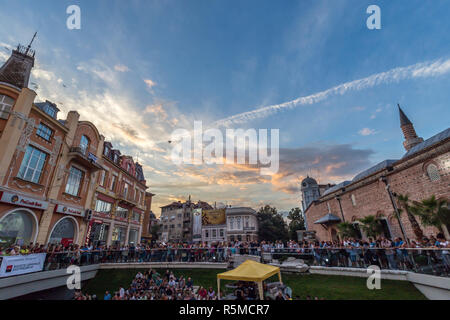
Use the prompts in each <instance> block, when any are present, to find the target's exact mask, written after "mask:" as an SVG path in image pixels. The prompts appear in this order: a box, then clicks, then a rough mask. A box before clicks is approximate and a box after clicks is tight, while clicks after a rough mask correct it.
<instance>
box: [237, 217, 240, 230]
mask: <svg viewBox="0 0 450 320" xmlns="http://www.w3.org/2000/svg"><path fill="white" fill-rule="evenodd" d="M240 228H241V217H237V218H236V229H240Z"/></svg>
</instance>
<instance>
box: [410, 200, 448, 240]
mask: <svg viewBox="0 0 450 320" xmlns="http://www.w3.org/2000/svg"><path fill="white" fill-rule="evenodd" d="M410 210H411V211H412V213H414V214H415V215H417V216H418V217H419V218H420V221H421V222H422V224H423V225H424V226H432V227H435V228H437V229H438V230H439V231H440V232H443V233H444V234H445V236H446V237H448V236H449V233H448V228H447V226H448V225H450V209H449V208H448V201H447V200H446V199H444V198H439V199H436V197H435V196H434V195H433V196H431V198H428V199H423V200H422V201H420V202H418V201H413V205H412V206H411V207H410Z"/></svg>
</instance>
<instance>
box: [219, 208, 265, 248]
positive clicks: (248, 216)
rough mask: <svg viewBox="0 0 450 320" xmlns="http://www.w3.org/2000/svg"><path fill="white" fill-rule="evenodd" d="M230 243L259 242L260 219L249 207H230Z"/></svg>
mask: <svg viewBox="0 0 450 320" xmlns="http://www.w3.org/2000/svg"><path fill="white" fill-rule="evenodd" d="M226 217H227V230H226V232H227V235H226V236H227V239H228V241H258V218H257V213H256V211H255V210H253V209H252V208H249V207H228V208H227V209H226Z"/></svg>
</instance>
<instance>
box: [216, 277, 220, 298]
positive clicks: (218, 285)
mask: <svg viewBox="0 0 450 320" xmlns="http://www.w3.org/2000/svg"><path fill="white" fill-rule="evenodd" d="M217 297H218V298H219V300H220V278H217Z"/></svg>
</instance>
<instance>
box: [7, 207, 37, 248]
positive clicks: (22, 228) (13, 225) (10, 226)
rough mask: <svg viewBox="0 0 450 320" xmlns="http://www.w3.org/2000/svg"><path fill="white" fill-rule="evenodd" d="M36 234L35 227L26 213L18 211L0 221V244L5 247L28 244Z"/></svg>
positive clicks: (33, 221) (31, 217)
mask: <svg viewBox="0 0 450 320" xmlns="http://www.w3.org/2000/svg"><path fill="white" fill-rule="evenodd" d="M36 234H37V225H36V221H35V219H34V218H33V216H32V215H31V214H30V213H28V212H27V211H22V210H18V211H15V212H13V213H11V214H8V215H6V216H5V217H3V218H2V219H0V243H2V245H5V246H10V245H13V244H19V245H22V244H29V243H30V242H33V241H34V237H35V235H36Z"/></svg>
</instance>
